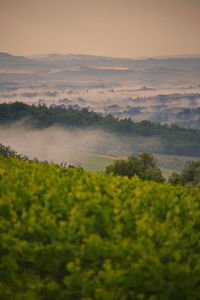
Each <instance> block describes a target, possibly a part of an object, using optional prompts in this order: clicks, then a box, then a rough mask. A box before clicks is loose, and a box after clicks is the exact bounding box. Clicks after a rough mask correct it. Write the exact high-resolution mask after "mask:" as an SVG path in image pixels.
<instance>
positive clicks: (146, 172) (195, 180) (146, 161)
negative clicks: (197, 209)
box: [105, 152, 200, 186]
mask: <svg viewBox="0 0 200 300" xmlns="http://www.w3.org/2000/svg"><path fill="white" fill-rule="evenodd" d="M105 173H106V174H111V173H112V174H114V175H120V176H128V177H129V178H131V177H133V176H134V175H137V176H138V177H139V178H141V179H143V180H152V181H155V182H164V181H165V178H164V177H163V175H162V171H161V169H160V168H159V167H158V166H156V162H155V160H154V157H153V156H152V154H151V153H148V152H143V153H141V154H139V155H137V156H136V155H135V156H134V155H131V156H129V157H128V159H119V160H116V161H114V162H113V163H112V164H110V165H109V166H107V167H106V172H105ZM168 181H169V182H170V183H172V184H173V185H177V184H181V185H188V186H195V185H200V160H199V161H191V164H190V165H189V166H187V167H186V168H184V169H183V170H182V171H181V172H180V173H178V172H173V173H172V175H171V176H170V177H169V179H168Z"/></svg>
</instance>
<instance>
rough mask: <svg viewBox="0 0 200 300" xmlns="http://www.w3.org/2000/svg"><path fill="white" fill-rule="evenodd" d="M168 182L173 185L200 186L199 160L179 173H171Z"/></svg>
mask: <svg viewBox="0 0 200 300" xmlns="http://www.w3.org/2000/svg"><path fill="white" fill-rule="evenodd" d="M169 182H170V183H172V184H174V185H176V184H182V185H190V186H194V185H197V184H199V185H200V160H199V161H192V162H191V164H190V165H189V166H188V167H187V168H184V169H183V170H182V171H181V172H180V173H177V172H174V173H172V175H171V176H170V177H169Z"/></svg>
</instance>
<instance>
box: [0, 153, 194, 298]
mask: <svg viewBox="0 0 200 300" xmlns="http://www.w3.org/2000/svg"><path fill="white" fill-rule="evenodd" d="M0 220H1V222H0V231H1V232H0V254H1V255H0V278H1V283H0V299H2V300H27V299H30V300H40V299H41V300H43V299H45V300H47V299H48V300H66V299H69V300H74V299H77V300H79V299H83V300H93V299H97V300H130V299H133V300H134V299H145V300H146V299H148V300H160V299H161V300H162V299H163V300H168V299H169V300H198V299H199V295H200V285H199V283H200V254H199V248H200V190H199V189H197V188H187V187H183V186H176V187H174V186H171V185H170V184H158V183H154V182H147V181H141V180H139V179H138V178H137V177H134V178H132V179H128V178H127V177H114V176H106V175H103V174H94V173H87V172H84V171H83V170H82V169H69V168H61V167H59V166H58V165H54V164H51V165H48V164H44V163H35V162H30V161H28V160H18V159H17V158H3V157H1V160H0Z"/></svg>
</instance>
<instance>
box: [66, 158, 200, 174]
mask: <svg viewBox="0 0 200 300" xmlns="http://www.w3.org/2000/svg"><path fill="white" fill-rule="evenodd" d="M153 156H154V157H155V160H156V163H157V165H158V166H159V167H160V168H161V170H162V174H163V176H164V177H165V178H166V179H168V177H169V176H170V175H171V174H172V172H173V171H180V170H181V169H183V168H184V167H185V166H186V164H187V163H189V162H191V161H192V160H198V158H196V157H187V156H178V155H164V154H153ZM66 157H68V159H69V161H72V162H73V161H74V163H75V165H77V164H78V165H80V166H81V167H83V168H84V170H87V171H93V172H103V171H104V170H105V167H106V166H108V165H109V164H111V163H112V162H113V161H114V160H115V159H120V158H117V157H113V156H104V155H100V154H93V153H83V152H82V153H80V152H68V153H67V155H66ZM123 158H124V157H123Z"/></svg>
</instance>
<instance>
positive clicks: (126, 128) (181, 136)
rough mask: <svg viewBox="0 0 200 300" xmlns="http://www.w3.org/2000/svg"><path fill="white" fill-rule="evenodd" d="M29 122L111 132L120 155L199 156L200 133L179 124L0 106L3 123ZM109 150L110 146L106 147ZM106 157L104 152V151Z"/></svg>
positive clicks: (19, 104)
mask: <svg viewBox="0 0 200 300" xmlns="http://www.w3.org/2000/svg"><path fill="white" fill-rule="evenodd" d="M20 120H26V122H27V123H28V124H29V125H30V124H31V125H32V126H33V127H35V128H40V129H41V128H47V127H51V126H53V125H59V126H62V127H64V128H70V129H72V128H78V129H93V130H94V129H98V130H103V131H105V132H107V133H108V132H109V133H112V134H113V135H114V136H115V137H116V138H117V141H115V145H113V146H112V143H111V141H110V144H111V145H110V146H112V147H111V149H110V150H112V153H113V151H116V143H117V146H119V150H120V152H122V151H125V152H126V153H127V152H137V153H138V152H143V151H148V152H149V151H150V152H152V153H161V154H170V155H184V156H195V157H200V131H199V130H196V129H186V128H181V127H179V126H177V125H172V126H168V125H161V124H159V123H152V122H149V121H141V122H138V123H137V122H133V120H132V119H130V118H128V119H127V118H126V119H117V118H114V117H113V116H112V115H106V116H102V115H101V114H98V113H95V112H93V111H89V110H88V109H87V108H83V109H81V110H75V109H72V108H68V109H63V108H61V107H55V108H51V107H50V108H49V107H47V106H45V105H41V106H34V105H32V106H30V105H28V104H25V103H22V102H15V103H8V104H7V103H2V104H0V124H1V125H8V124H11V123H13V122H16V121H20ZM106 148H108V145H107V146H106ZM103 154H108V153H105V149H104V152H103Z"/></svg>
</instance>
